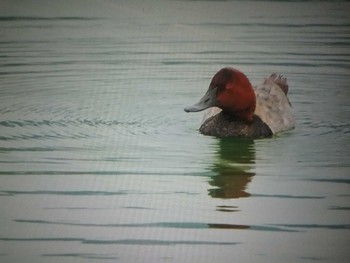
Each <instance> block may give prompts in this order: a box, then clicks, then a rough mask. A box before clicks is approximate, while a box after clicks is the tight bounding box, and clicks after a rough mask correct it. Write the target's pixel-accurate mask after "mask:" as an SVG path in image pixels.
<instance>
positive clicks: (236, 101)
mask: <svg viewBox="0 0 350 263" xmlns="http://www.w3.org/2000/svg"><path fill="white" fill-rule="evenodd" d="M288 90H289V86H288V83H287V78H286V77H284V76H283V75H279V74H277V73H272V74H271V75H270V76H269V77H267V78H265V79H264V81H263V82H262V83H261V84H259V85H256V86H254V87H253V86H252V84H251V83H250V81H249V79H248V77H247V76H246V75H245V74H244V73H243V72H241V71H240V70H238V69H235V68H232V67H225V68H222V69H220V70H219V71H218V72H217V73H216V74H215V75H214V76H213V78H212V80H211V82H210V84H209V88H208V90H207V92H206V93H205V95H204V96H203V97H202V98H201V99H200V100H199V101H198V102H197V103H196V104H194V105H191V106H188V107H185V109H184V110H185V112H199V111H203V110H206V112H205V114H204V118H203V121H202V124H201V126H200V128H199V131H200V133H202V134H204V135H209V136H215V137H220V138H225V137H249V138H261V137H272V136H273V135H274V134H277V133H280V132H283V131H287V130H290V129H293V128H294V127H295V118H294V115H293V111H292V105H291V103H290V101H289V99H288V97H287V94H288Z"/></svg>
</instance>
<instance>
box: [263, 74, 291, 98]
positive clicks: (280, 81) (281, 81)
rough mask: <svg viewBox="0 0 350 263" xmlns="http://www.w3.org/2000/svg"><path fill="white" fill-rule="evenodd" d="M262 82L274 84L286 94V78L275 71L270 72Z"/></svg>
mask: <svg viewBox="0 0 350 263" xmlns="http://www.w3.org/2000/svg"><path fill="white" fill-rule="evenodd" d="M264 84H276V85H277V86H278V87H280V88H281V90H283V92H284V94H286V96H287V94H288V88H289V87H288V83H287V78H286V77H284V76H283V75H278V74H277V73H272V74H271V76H270V77H268V78H265V81H264Z"/></svg>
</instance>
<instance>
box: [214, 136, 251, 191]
mask: <svg viewBox="0 0 350 263" xmlns="http://www.w3.org/2000/svg"><path fill="white" fill-rule="evenodd" d="M217 153H218V156H217V160H216V162H215V163H214V164H213V167H212V169H211V170H212V171H213V173H214V175H213V176H212V177H211V178H210V181H209V184H210V185H211V186H214V188H211V189H209V195H210V196H211V197H213V198H240V197H249V196H250V194H249V193H248V192H246V188H247V185H248V183H249V182H250V181H251V180H252V177H253V176H254V175H255V173H253V172H252V171H251V170H252V167H253V165H254V163H255V147H254V140H251V139H242V138H224V139H220V140H219V141H218V152H217Z"/></svg>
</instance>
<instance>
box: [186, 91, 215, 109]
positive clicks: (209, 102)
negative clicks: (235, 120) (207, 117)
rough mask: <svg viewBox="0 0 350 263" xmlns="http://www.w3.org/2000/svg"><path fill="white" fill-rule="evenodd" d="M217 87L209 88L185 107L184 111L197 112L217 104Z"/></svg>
mask: <svg viewBox="0 0 350 263" xmlns="http://www.w3.org/2000/svg"><path fill="white" fill-rule="evenodd" d="M216 90H217V88H209V89H208V91H207V93H205V95H204V96H203V97H202V98H201V99H200V100H199V101H198V102H197V103H196V104H194V105H192V106H188V107H186V108H185V111H186V112H197V111H202V110H205V109H208V108H210V107H215V106H217V101H216Z"/></svg>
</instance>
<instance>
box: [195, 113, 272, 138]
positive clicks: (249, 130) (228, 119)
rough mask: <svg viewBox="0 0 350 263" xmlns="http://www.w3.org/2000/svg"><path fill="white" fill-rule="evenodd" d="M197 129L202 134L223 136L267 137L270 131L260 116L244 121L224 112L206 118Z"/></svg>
mask: <svg viewBox="0 0 350 263" xmlns="http://www.w3.org/2000/svg"><path fill="white" fill-rule="evenodd" d="M199 131H200V132H201V133H202V134H204V135H210V136H216V137H220V138H224V137H250V138H259V137H269V136H271V135H272V131H271V129H270V128H269V126H267V124H266V123H264V122H263V121H262V120H261V119H260V117H258V116H256V115H254V118H253V122H252V123H249V124H247V123H245V122H243V121H241V120H239V119H237V118H235V117H232V116H230V115H228V114H226V113H224V112H220V113H219V114H217V115H215V116H212V117H210V118H209V119H207V120H206V121H205V122H204V123H203V124H202V126H201V127H200V128H199Z"/></svg>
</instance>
